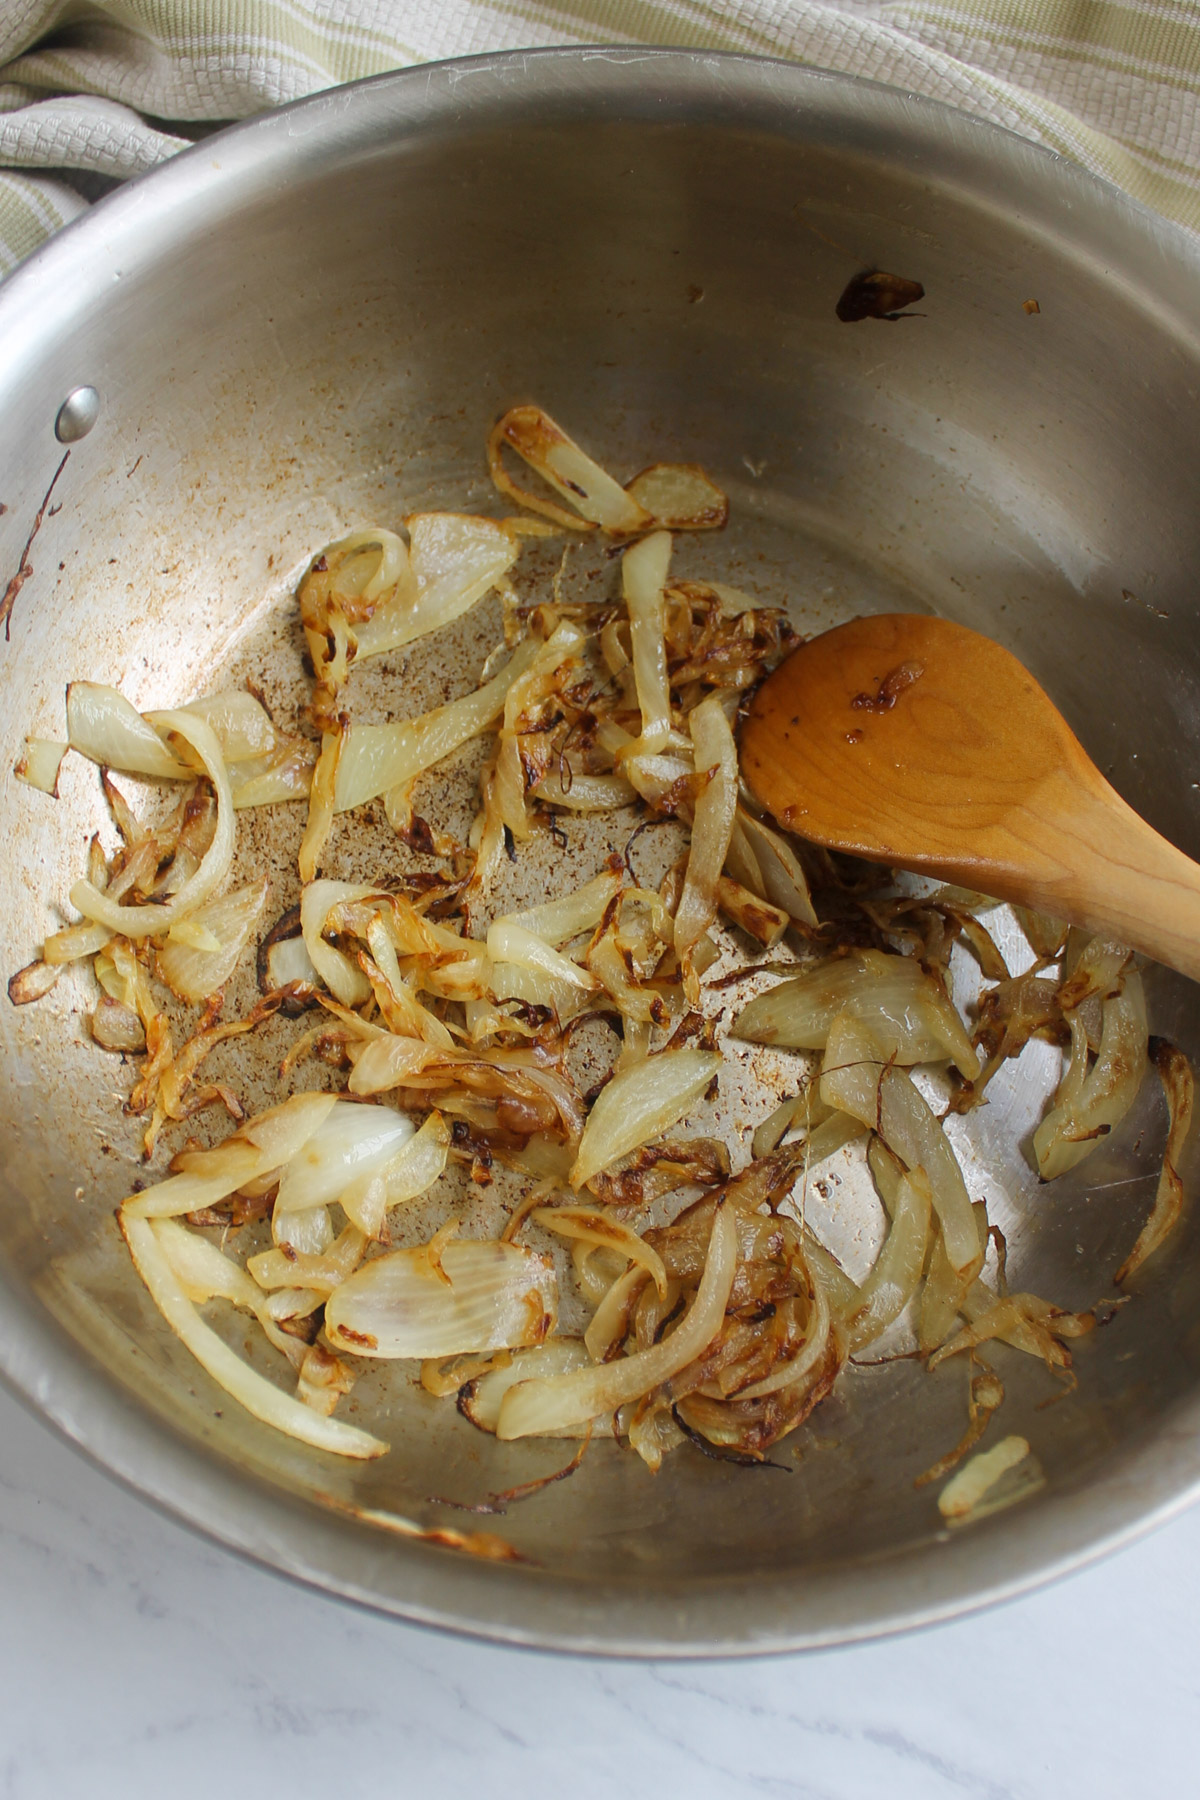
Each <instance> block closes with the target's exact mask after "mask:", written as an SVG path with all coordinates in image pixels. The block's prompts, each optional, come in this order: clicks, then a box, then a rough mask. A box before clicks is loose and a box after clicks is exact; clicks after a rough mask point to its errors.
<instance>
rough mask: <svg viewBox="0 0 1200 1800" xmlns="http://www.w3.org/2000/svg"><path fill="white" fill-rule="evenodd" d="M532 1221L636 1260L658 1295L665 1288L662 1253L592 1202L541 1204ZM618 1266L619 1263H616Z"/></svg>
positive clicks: (661, 1294)
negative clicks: (562, 1204) (579, 1204)
mask: <svg viewBox="0 0 1200 1800" xmlns="http://www.w3.org/2000/svg"><path fill="white" fill-rule="evenodd" d="M530 1216H531V1217H532V1219H533V1220H534V1222H535V1224H538V1225H542V1226H544V1227H545V1229H546V1230H547V1231H553V1232H555V1233H556V1234H557V1235H558V1236H559V1237H566V1238H575V1239H577V1240H578V1241H579V1242H581V1243H584V1244H595V1245H597V1246H599V1247H600V1248H602V1249H605V1250H615V1251H616V1252H617V1253H618V1255H620V1256H623V1257H625V1258H626V1260H627V1261H628V1262H631V1263H635V1264H637V1266H638V1267H639V1268H641V1269H644V1270H645V1272H646V1274H647V1275H649V1277H650V1279H651V1280H652V1281H653V1283H654V1285H655V1287H656V1288H657V1289H658V1292H659V1295H660V1296H665V1294H666V1291H667V1271H666V1270H665V1269H664V1268H663V1261H662V1257H661V1256H660V1255H659V1254H658V1251H657V1250H655V1249H653V1248H652V1246H651V1245H649V1244H648V1243H647V1242H646V1240H645V1238H643V1237H639V1236H638V1234H637V1232H636V1231H634V1230H632V1229H631V1227H630V1226H628V1225H623V1224H621V1222H620V1221H619V1220H618V1219H613V1218H610V1217H609V1216H608V1214H607V1213H604V1212H602V1211H601V1210H600V1209H599V1207H594V1206H541V1207H539V1208H538V1210H537V1211H536V1212H535V1213H532V1214H531V1215H530ZM618 1266H619V1265H618Z"/></svg>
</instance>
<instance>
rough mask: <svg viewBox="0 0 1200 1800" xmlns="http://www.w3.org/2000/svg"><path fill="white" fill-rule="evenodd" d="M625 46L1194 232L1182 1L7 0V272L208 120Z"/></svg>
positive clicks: (1193, 57)
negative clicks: (808, 76)
mask: <svg viewBox="0 0 1200 1800" xmlns="http://www.w3.org/2000/svg"><path fill="white" fill-rule="evenodd" d="M629 43H637V44H669V45H674V46H678V47H689V48H695V49H705V50H740V51H748V52H751V53H753V54H758V55H764V56H782V57H787V58H789V59H791V60H792V61H794V62H799V63H806V64H808V65H809V66H811V67H815V68H823V69H836V70H840V71H841V72H843V73H845V74H851V75H865V76H869V77H870V78H871V79H872V80H875V81H888V82H893V83H895V84H896V85H898V86H901V87H903V88H906V89H908V90H909V91H911V92H915V93H918V94H924V95H927V96H928V97H929V98H931V99H934V100H942V101H945V102H947V103H949V104H950V105H953V106H960V107H963V108H965V109H966V110H967V111H968V112H971V113H974V114H976V115H977V116H978V117H980V118H984V119H991V120H993V121H995V122H996V123H998V124H1001V125H1006V126H1008V127H1009V129H1010V130H1013V131H1019V132H1023V133H1024V134H1025V135H1026V136H1027V137H1030V138H1033V139H1035V140H1036V141H1037V142H1038V143H1041V144H1047V145H1049V146H1050V147H1051V148H1052V149H1054V150H1057V151H1059V152H1060V153H1061V154H1063V155H1064V156H1069V157H1073V158H1074V159H1075V160H1076V161H1077V162H1080V163H1082V164H1083V165H1084V166H1085V167H1086V168H1089V169H1092V170H1094V171H1095V172H1096V173H1097V174H1099V175H1103V176H1106V177H1107V178H1108V179H1109V180H1110V181H1114V182H1116V183H1117V184H1118V185H1119V186H1121V187H1123V188H1125V189H1126V190H1127V192H1129V193H1130V194H1132V195H1134V196H1135V198H1137V199H1138V200H1142V201H1144V202H1145V203H1146V204H1147V205H1150V206H1153V207H1157V208H1158V209H1159V211H1161V212H1163V213H1165V214H1167V216H1168V217H1170V218H1173V219H1176V220H1178V221H1179V222H1180V223H1181V224H1183V225H1186V226H1188V227H1189V228H1190V229H1192V230H1200V104H1198V95H1200V6H1198V5H1197V4H1196V0H940V3H939V0H826V3H824V4H817V3H816V0H3V4H2V6H0V274H6V273H7V272H8V271H9V270H11V269H12V268H14V267H15V266H16V264H17V263H18V262H20V260H21V259H22V257H24V256H27V255H28V254H29V253H30V251H32V250H34V249H36V247H37V245H38V244H39V243H41V242H42V241H43V240H44V239H45V238H46V237H48V236H49V235H50V234H51V233H52V232H54V231H56V230H57V229H58V228H59V227H60V226H61V225H64V224H66V222H67V221H68V220H69V219H72V218H74V217H75V216H76V215H77V214H78V213H80V212H81V211H83V210H84V208H85V207H86V206H87V205H88V204H89V202H90V201H92V200H94V199H96V198H97V197H98V196H99V195H101V194H103V193H105V192H107V191H108V189H109V188H110V187H112V186H113V184H114V183H116V182H119V181H122V180H124V179H126V178H127V177H128V176H130V175H135V174H138V173H139V172H140V171H142V170H143V169H149V168H153V166H154V165H155V164H156V163H158V162H161V161H162V160H163V159H164V158H165V157H168V156H171V155H172V154H173V153H174V152H175V151H176V150H179V149H182V148H183V147H184V145H185V144H187V143H188V142H190V141H192V140H193V139H194V138H195V137H197V136H199V135H201V134H202V133H203V132H204V131H205V130H207V129H209V128H211V126H212V124H214V123H222V122H225V121H228V120H230V119H241V118H246V117H247V116H248V115H250V114H252V113H256V112H261V111H262V110H263V109H264V108H266V107H270V106H277V105H278V104H280V102H282V101H285V100H294V99H297V98H298V97H299V96H301V95H303V94H311V93H313V92H315V91H316V90H317V89H319V88H326V87H331V86H333V85H335V84H336V83H337V82H340V81H350V80H353V79H354V78H355V77H356V76H361V75H375V74H379V73H380V72H381V71H383V70H385V69H398V68H404V67H406V66H407V65H409V64H412V63H421V62H428V61H431V60H433V59H434V58H438V57H446V56H467V55H472V54H474V53H476V52H479V51H484V50H510V49H530V48H533V47H534V46H539V45H549V44H629Z"/></svg>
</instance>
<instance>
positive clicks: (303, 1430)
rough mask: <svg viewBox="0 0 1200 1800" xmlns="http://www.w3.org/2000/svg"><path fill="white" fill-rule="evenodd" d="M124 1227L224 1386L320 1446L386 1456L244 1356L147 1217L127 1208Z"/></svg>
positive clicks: (159, 1291) (174, 1317) (172, 1315)
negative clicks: (202, 1305)
mask: <svg viewBox="0 0 1200 1800" xmlns="http://www.w3.org/2000/svg"><path fill="white" fill-rule="evenodd" d="M118 1217H119V1220H120V1225H121V1231H122V1233H123V1235H124V1238H125V1242H126V1243H127V1244H128V1246H129V1254H130V1256H131V1257H132V1258H133V1263H134V1267H135V1268H136V1269H137V1272H138V1274H139V1275H140V1276H141V1278H142V1280H143V1281H144V1282H145V1284H146V1286H147V1288H148V1289H149V1290H150V1298H151V1299H152V1300H153V1301H154V1304H155V1306H157V1308H158V1310H159V1312H160V1313H161V1314H162V1316H163V1318H164V1319H165V1320H166V1321H167V1324H168V1325H169V1326H170V1327H171V1330H172V1331H173V1332H174V1333H175V1335H176V1336H177V1337H178V1338H179V1340H180V1342H181V1343H182V1344H183V1345H184V1347H185V1348H186V1349H188V1350H190V1351H191V1353H192V1355H193V1356H194V1357H195V1358H196V1361H197V1362H198V1363H199V1364H200V1365H201V1367H202V1368H204V1369H205V1370H207V1372H208V1374H210V1375H211V1376H212V1378H213V1380H214V1381H215V1382H216V1383H217V1385H218V1387H221V1388H223V1389H224V1391H225V1392H226V1393H227V1394H229V1395H230V1396H231V1397H232V1398H233V1399H234V1400H236V1401H238V1402H239V1404H240V1405H242V1406H244V1407H245V1408H246V1411H247V1412H249V1413H252V1414H253V1415H254V1417H255V1418H256V1419H261V1420H262V1422H263V1424H264V1425H273V1426H274V1427H275V1429H276V1430H277V1431H282V1432H284V1433H286V1435H287V1436H288V1437H294V1438H299V1439H300V1441H301V1443H305V1444H311V1445H312V1446H313V1448H314V1449H316V1450H328V1451H331V1452H332V1453H333V1454H334V1455H335V1456H353V1457H357V1458H358V1459H359V1460H360V1461H367V1460H369V1459H370V1458H371V1457H375V1456H385V1455H386V1454H387V1450H388V1446H387V1445H386V1444H385V1443H383V1442H381V1440H380V1439H379V1438H376V1437H372V1436H371V1435H370V1433H369V1432H366V1431H360V1430H359V1429H358V1427H357V1426H355V1425H344V1424H343V1423H342V1422H341V1420H340V1419H330V1418H322V1417H321V1415H320V1414H319V1413H315V1412H313V1411H312V1409H311V1408H310V1407H307V1406H305V1405H303V1403H302V1402H301V1401H299V1400H296V1399H294V1398H293V1396H292V1395H291V1394H285V1393H283V1392H282V1391H281V1390H280V1389H279V1388H277V1387H275V1386H274V1384H273V1383H272V1382H270V1381H268V1380H267V1379H266V1377H265V1376H263V1375H260V1374H259V1373H258V1371H257V1370H255V1369H252V1368H251V1367H250V1366H249V1364H248V1363H245V1362H243V1361H242V1359H241V1357H240V1356H238V1355H237V1354H236V1353H235V1352H234V1351H233V1350H231V1349H230V1348H229V1345H228V1344H226V1343H225V1342H224V1340H223V1339H222V1338H220V1337H218V1336H217V1333H216V1332H215V1331H214V1330H213V1328H212V1326H211V1325H206V1324H205V1322H204V1320H203V1319H202V1318H201V1317H200V1314H199V1313H198V1312H197V1311H196V1308H195V1307H194V1306H193V1304H192V1302H191V1301H190V1300H189V1299H188V1297H187V1294H186V1293H185V1291H184V1288H183V1284H182V1282H181V1281H180V1280H179V1277H178V1276H177V1275H176V1274H175V1272H174V1270H173V1269H172V1267H171V1263H170V1260H169V1259H168V1257H167V1256H166V1254H165V1252H164V1250H163V1247H162V1245H161V1244H160V1242H159V1240H158V1237H157V1235H156V1233H155V1229H154V1226H153V1224H152V1223H151V1222H150V1221H149V1220H148V1219H144V1218H133V1217H130V1215H129V1213H128V1210H127V1208H126V1207H122V1208H121V1211H120V1213H119V1215H118Z"/></svg>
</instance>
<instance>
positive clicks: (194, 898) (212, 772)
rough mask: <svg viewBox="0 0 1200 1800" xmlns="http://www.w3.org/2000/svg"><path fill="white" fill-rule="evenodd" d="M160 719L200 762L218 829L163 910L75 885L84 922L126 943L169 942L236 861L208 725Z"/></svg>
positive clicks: (223, 782)
mask: <svg viewBox="0 0 1200 1800" xmlns="http://www.w3.org/2000/svg"><path fill="white" fill-rule="evenodd" d="M75 685H79V684H78V683H77V684H75ZM160 717H161V719H162V721H163V724H164V726H165V727H166V728H167V729H168V730H170V731H171V732H173V733H174V734H175V736H176V737H180V738H182V739H183V741H184V743H186V744H189V745H190V746H191V748H192V749H193V750H194V751H195V752H196V754H197V756H198V757H199V758H200V761H201V763H202V764H203V766H204V772H205V774H206V775H207V776H208V778H209V780H210V781H211V782H212V784H213V791H214V793H215V795H216V799H217V826H216V830H215V831H214V833H213V840H212V843H211V844H210V845H209V847H208V849H207V850H206V851H205V853H204V856H203V857H202V858H201V861H200V866H199V868H197V869H196V870H195V872H194V873H193V874H192V875H190V876H189V877H188V879H187V880H186V881H185V882H184V884H183V886H182V887H181V888H180V889H179V891H178V892H177V893H176V894H174V895H172V897H171V899H169V900H167V901H165V902H164V903H163V904H162V905H161V906H151V905H147V906H122V905H121V904H120V903H119V902H117V901H114V900H110V899H109V898H108V897H107V895H105V894H102V893H101V892H100V890H99V889H98V888H96V887H93V885H92V883H91V882H90V881H77V882H76V883H75V885H74V887H73V888H72V889H71V905H72V906H73V907H75V908H76V910H77V911H78V912H81V913H82V914H83V916H84V918H86V919H93V920H95V922H96V923H97V924H98V925H107V926H108V927H109V929H110V930H112V931H117V932H120V933H121V935H122V936H123V937H127V938H145V937H162V936H165V935H166V933H167V932H168V931H170V929H171V927H172V925H174V924H175V922H176V920H177V919H182V918H185V917H186V916H187V915H188V913H192V912H195V910H196V908H197V907H198V906H200V905H202V904H203V902H204V901H205V900H207V899H208V897H209V895H210V894H212V893H214V892H215V890H216V889H217V888H218V887H219V886H220V884H221V883H222V882H223V881H224V879H225V877H226V876H227V875H228V873H229V868H230V864H231V863H232V861H233V834H234V822H233V796H232V794H231V793H230V789H229V776H228V774H227V773H226V770H225V759H224V757H223V756H222V755H221V748H220V745H219V744H218V743H217V740H216V736H215V735H214V733H213V730H212V727H211V726H209V725H206V724H205V723H204V720H203V719H196V718H192V717H191V715H190V714H188V713H185V712H166V713H162V714H161V715H160ZM147 730H149V727H148V726H147Z"/></svg>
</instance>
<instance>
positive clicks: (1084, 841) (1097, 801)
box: [937, 765, 1200, 981]
mask: <svg viewBox="0 0 1200 1800" xmlns="http://www.w3.org/2000/svg"><path fill="white" fill-rule="evenodd" d="M1082 774H1083V771H1082V770H1081V769H1080V768H1076V769H1074V770H1070V769H1055V770H1053V771H1052V772H1050V773H1049V774H1048V775H1047V776H1046V777H1045V778H1044V779H1043V781H1042V782H1040V783H1039V784H1038V786H1037V787H1036V788H1035V789H1034V791H1033V792H1032V793H1031V794H1030V796H1029V799H1028V802H1027V804H1025V805H1022V806H1012V807H1010V808H1008V809H1006V811H1005V813H1004V815H1003V818H1002V819H998V820H996V821H995V822H994V823H993V828H992V830H991V831H990V832H989V834H988V850H989V854H988V857H987V860H986V862H985V861H983V860H982V859H981V860H980V861H979V862H976V861H975V859H974V858H972V857H971V856H970V855H967V856H964V857H963V859H962V860H961V861H960V862H958V863H957V864H956V866H955V868H954V870H953V872H952V871H951V869H950V868H949V867H948V865H947V862H946V859H945V857H944V856H943V857H939V859H938V871H937V872H938V873H939V874H942V875H944V876H948V877H949V878H950V879H951V880H954V881H960V882H962V883H963V885H964V886H967V887H979V888H982V889H983V890H984V891H985V892H987V893H991V894H995V895H996V897H997V898H998V899H1001V900H1013V901H1016V902H1018V903H1019V904H1021V905H1024V906H1034V907H1037V908H1038V909H1039V910H1040V911H1044V912H1047V913H1051V914H1053V915H1054V916H1055V917H1057V918H1060V919H1068V920H1070V922H1071V923H1072V924H1075V925H1083V926H1085V927H1086V928H1087V929H1089V930H1091V931H1102V932H1104V933H1106V934H1107V935H1109V936H1111V937H1114V938H1116V939H1118V940H1119V941H1120V942H1121V943H1125V944H1131V945H1132V946H1133V947H1134V948H1135V949H1137V950H1142V951H1144V952H1145V953H1146V955H1147V956H1151V957H1153V958H1154V960H1155V961H1156V962H1162V963H1166V964H1167V965H1168V967H1169V968H1172V969H1178V970H1179V971H1180V972H1181V973H1182V974H1184V975H1188V976H1190V977H1191V978H1192V980H1193V981H1200V865H1197V864H1196V863H1194V862H1192V860H1191V858H1190V857H1187V856H1185V855H1184V854H1183V852H1182V850H1177V849H1176V848H1175V846H1174V844H1170V843H1168V842H1167V840H1166V838H1164V837H1160V836H1159V834H1158V832H1157V831H1155V830H1154V829H1153V828H1152V827H1151V826H1149V825H1147V823H1146V821H1145V820H1144V819H1142V818H1140V817H1139V816H1138V814H1137V813H1135V812H1134V810H1133V808H1132V807H1130V806H1128V805H1127V804H1126V803H1125V801H1124V800H1122V798H1121V796H1120V795H1119V794H1118V793H1117V792H1116V790H1115V789H1114V788H1112V787H1110V786H1109V784H1108V782H1107V781H1105V780H1104V777H1103V776H1102V775H1101V774H1100V773H1099V771H1098V770H1096V769H1095V768H1094V767H1093V766H1091V765H1087V766H1086V776H1090V779H1086V777H1085V778H1084V779H1081V775H1082ZM998 852H1000V854H999V858H998V857H997V853H998Z"/></svg>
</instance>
